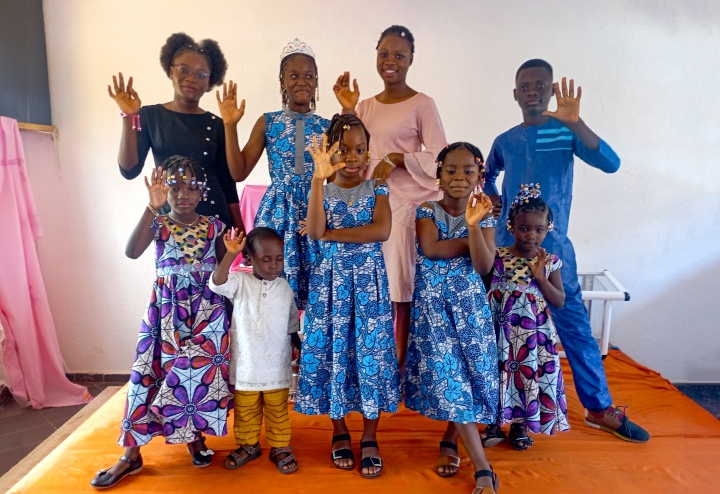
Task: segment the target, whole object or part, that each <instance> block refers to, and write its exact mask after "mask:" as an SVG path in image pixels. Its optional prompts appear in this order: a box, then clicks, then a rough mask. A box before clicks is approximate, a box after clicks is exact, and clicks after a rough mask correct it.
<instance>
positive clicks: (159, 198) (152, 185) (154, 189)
mask: <svg viewBox="0 0 720 494" xmlns="http://www.w3.org/2000/svg"><path fill="white" fill-rule="evenodd" d="M166 182H167V170H163V169H162V168H153V170H152V173H151V174H150V180H149V181H148V178H147V177H145V187H147V190H148V194H149V195H150V206H151V207H152V208H153V209H155V210H158V209H160V208H161V207H163V206H164V205H165V203H166V202H167V197H168V191H169V190H170V186H168V185H166Z"/></svg>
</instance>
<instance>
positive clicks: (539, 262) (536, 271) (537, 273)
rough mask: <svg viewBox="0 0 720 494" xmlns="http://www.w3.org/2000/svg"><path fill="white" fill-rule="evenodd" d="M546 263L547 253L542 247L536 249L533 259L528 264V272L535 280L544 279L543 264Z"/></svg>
mask: <svg viewBox="0 0 720 494" xmlns="http://www.w3.org/2000/svg"><path fill="white" fill-rule="evenodd" d="M546 262H547V251H546V250H545V249H543V248H542V247H538V250H537V252H535V259H534V260H533V261H532V262H531V263H530V271H531V272H532V275H533V276H534V277H535V279H536V280H537V279H539V278H544V277H545V263H546Z"/></svg>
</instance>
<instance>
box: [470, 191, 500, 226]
mask: <svg viewBox="0 0 720 494" xmlns="http://www.w3.org/2000/svg"><path fill="white" fill-rule="evenodd" d="M473 203H474V204H473ZM492 209H493V204H492V201H491V200H490V198H489V197H488V196H486V195H485V194H483V193H482V192H479V193H475V194H472V195H471V196H470V197H469V198H468V202H467V206H466V207H465V221H466V222H467V224H468V227H471V226H477V225H479V224H480V222H481V221H482V220H484V219H485V218H487V217H488V216H491V215H492Z"/></svg>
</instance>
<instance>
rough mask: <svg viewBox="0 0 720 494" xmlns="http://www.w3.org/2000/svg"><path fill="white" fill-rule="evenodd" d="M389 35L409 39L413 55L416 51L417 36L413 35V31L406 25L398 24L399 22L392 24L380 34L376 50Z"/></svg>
mask: <svg viewBox="0 0 720 494" xmlns="http://www.w3.org/2000/svg"><path fill="white" fill-rule="evenodd" d="M388 36H397V37H399V38H402V39H404V40H407V42H408V43H409V44H410V54H411V55H412V54H414V53H415V38H414V37H413V35H412V33H411V32H410V30H409V29H408V28H406V27H405V26H398V25H397V24H395V25H392V26H390V27H389V28H387V29H386V30H385V31H383V32H382V34H381V35H380V39H379V40H378V42H377V46H376V47H375V49H376V50H377V49H378V48H380V43H382V40H383V39H385V38H386V37H388Z"/></svg>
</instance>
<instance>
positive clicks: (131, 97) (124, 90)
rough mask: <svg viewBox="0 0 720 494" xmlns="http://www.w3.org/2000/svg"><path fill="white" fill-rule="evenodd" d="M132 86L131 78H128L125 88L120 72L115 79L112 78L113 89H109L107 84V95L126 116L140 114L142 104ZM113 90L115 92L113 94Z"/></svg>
mask: <svg viewBox="0 0 720 494" xmlns="http://www.w3.org/2000/svg"><path fill="white" fill-rule="evenodd" d="M132 84H133V78H132V77H130V79H128V83H127V87H125V79H124V78H123V75H122V72H119V73H118V76H117V77H115V76H113V87H112V88H111V87H110V84H108V94H109V95H110V97H111V98H112V99H114V100H115V103H117V105H118V107H120V111H121V112H123V113H126V114H128V115H137V114H138V113H139V112H140V107H141V106H142V103H141V102H140V98H139V97H138V95H137V93H136V92H135V90H134V89H133V87H132ZM113 89H114V90H115V92H113Z"/></svg>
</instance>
